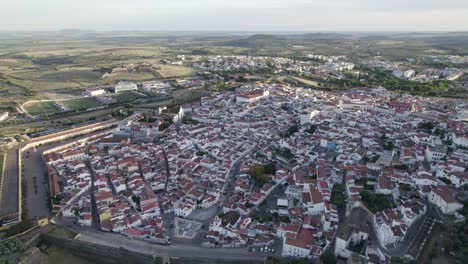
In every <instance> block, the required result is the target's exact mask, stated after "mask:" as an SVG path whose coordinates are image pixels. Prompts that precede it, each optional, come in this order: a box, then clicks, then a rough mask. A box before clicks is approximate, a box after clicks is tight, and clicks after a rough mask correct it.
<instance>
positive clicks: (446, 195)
mask: <svg viewBox="0 0 468 264" xmlns="http://www.w3.org/2000/svg"><path fill="white" fill-rule="evenodd" d="M453 193H454V190H452V189H451V188H450V187H448V186H439V187H437V188H434V189H432V191H431V192H430V193H429V202H430V203H432V204H434V205H435V206H437V207H438V208H439V209H440V211H441V212H442V213H444V214H455V212H456V211H458V210H460V209H462V208H463V204H461V203H460V202H458V201H457V199H455V197H453Z"/></svg>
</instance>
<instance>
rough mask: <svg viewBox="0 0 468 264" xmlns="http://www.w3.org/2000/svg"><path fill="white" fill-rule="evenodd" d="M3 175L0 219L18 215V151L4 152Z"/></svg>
mask: <svg viewBox="0 0 468 264" xmlns="http://www.w3.org/2000/svg"><path fill="white" fill-rule="evenodd" d="M6 155H7V157H6V162H5V174H4V175H3V179H2V181H3V184H2V197H1V198H2V200H1V203H0V217H4V216H7V215H12V214H16V213H18V206H19V204H18V171H19V170H18V149H17V148H11V149H9V150H7V152H6Z"/></svg>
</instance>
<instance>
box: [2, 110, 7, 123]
mask: <svg viewBox="0 0 468 264" xmlns="http://www.w3.org/2000/svg"><path fill="white" fill-rule="evenodd" d="M7 118H8V112H2V111H0V122H2V121H5V120H6V119H7Z"/></svg>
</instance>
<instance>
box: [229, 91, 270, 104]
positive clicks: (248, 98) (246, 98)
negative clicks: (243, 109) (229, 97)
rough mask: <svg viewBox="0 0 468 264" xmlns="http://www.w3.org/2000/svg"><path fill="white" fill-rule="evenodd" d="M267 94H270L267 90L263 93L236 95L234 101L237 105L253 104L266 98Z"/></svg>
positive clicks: (253, 92)
mask: <svg viewBox="0 0 468 264" xmlns="http://www.w3.org/2000/svg"><path fill="white" fill-rule="evenodd" d="M269 94H270V92H269V91H268V90H264V91H261V90H254V91H251V92H248V93H244V94H241V95H238V96H237V97H236V100H237V102H239V103H253V102H256V101H258V100H260V99H262V98H264V97H266V96H268V95H269Z"/></svg>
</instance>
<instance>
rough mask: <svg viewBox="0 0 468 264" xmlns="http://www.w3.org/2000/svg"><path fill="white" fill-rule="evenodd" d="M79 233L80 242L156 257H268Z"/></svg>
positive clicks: (227, 250)
mask: <svg viewBox="0 0 468 264" xmlns="http://www.w3.org/2000/svg"><path fill="white" fill-rule="evenodd" d="M80 232H81V235H80V236H79V238H78V239H79V240H82V241H86V242H90V243H95V244H100V245H106V246H110V247H115V248H119V247H123V248H126V249H128V250H131V251H135V252H140V253H145V254H151V255H157V256H170V257H188V258H203V259H225V260H226V259H227V260H264V259H265V258H266V257H267V256H268V254H262V253H250V252H248V251H247V249H246V248H203V247H201V246H199V245H198V246H197V245H191V244H182V243H177V244H176V245H175V244H172V245H169V246H165V245H157V244H150V243H148V242H144V241H140V240H134V239H129V238H127V237H124V236H121V235H117V234H111V233H104V232H96V231H89V230H82V231H80Z"/></svg>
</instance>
